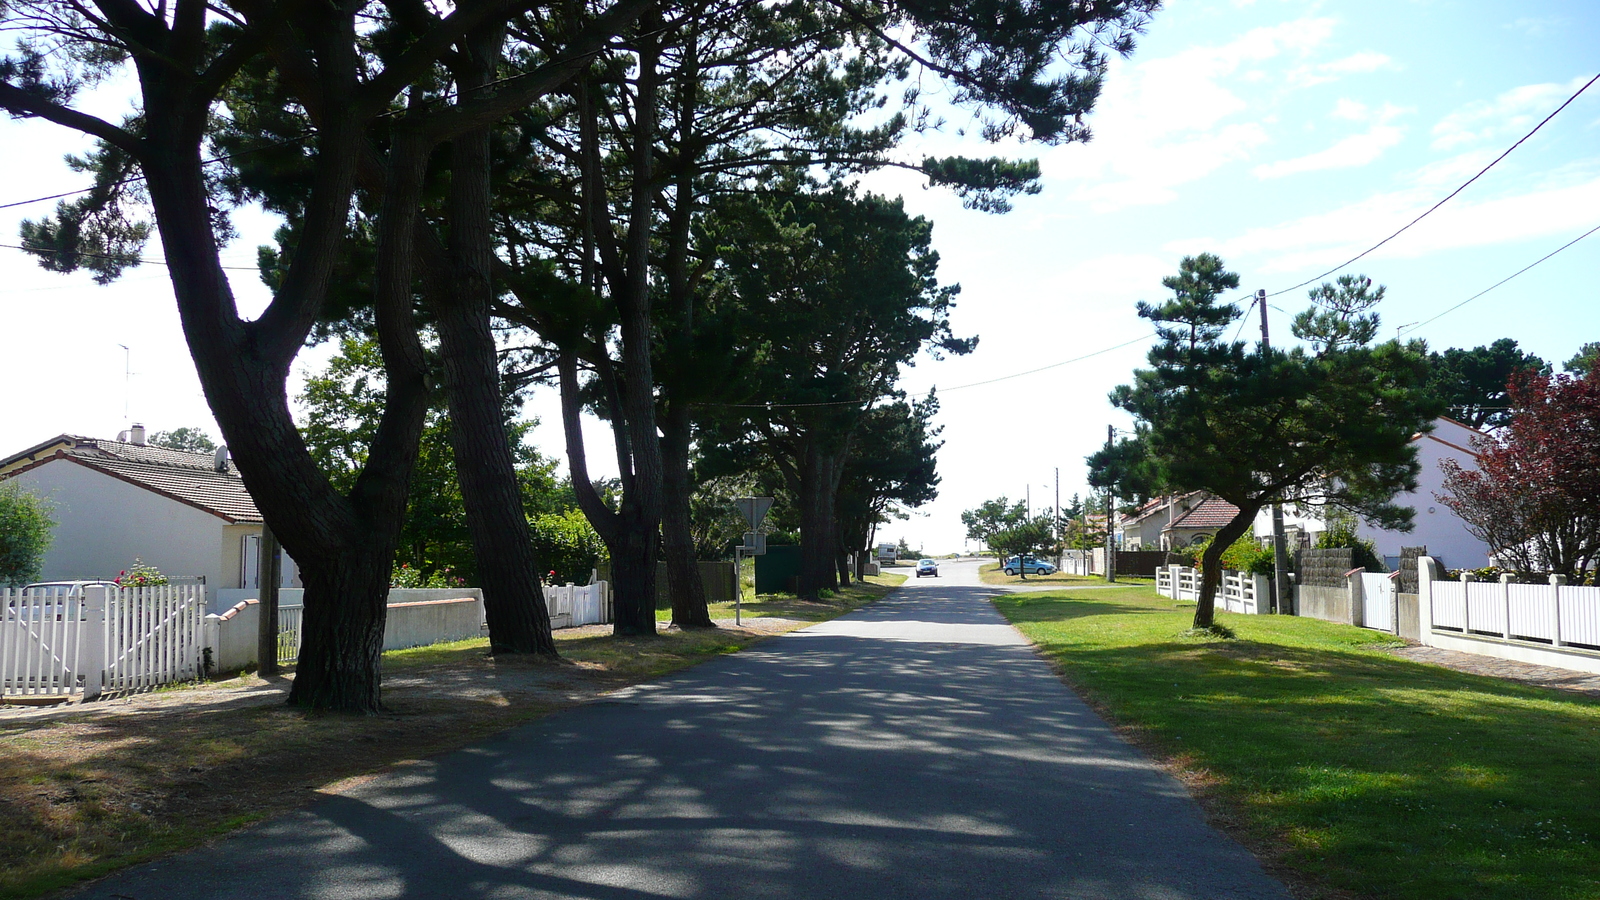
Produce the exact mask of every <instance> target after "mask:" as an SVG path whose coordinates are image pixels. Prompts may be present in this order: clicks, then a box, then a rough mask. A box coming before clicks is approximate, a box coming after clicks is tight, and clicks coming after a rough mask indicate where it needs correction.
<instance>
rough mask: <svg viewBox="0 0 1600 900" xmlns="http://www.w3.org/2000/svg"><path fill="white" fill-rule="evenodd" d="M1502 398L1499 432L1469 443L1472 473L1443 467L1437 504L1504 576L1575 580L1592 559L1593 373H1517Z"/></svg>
mask: <svg viewBox="0 0 1600 900" xmlns="http://www.w3.org/2000/svg"><path fill="white" fill-rule="evenodd" d="M1509 398H1510V401H1511V406H1512V409H1511V416H1510V420H1509V421H1508V422H1507V423H1506V425H1505V427H1504V428H1501V429H1499V430H1497V431H1495V432H1492V433H1490V434H1488V435H1486V436H1484V437H1481V438H1477V439H1475V440H1474V442H1473V443H1474V447H1473V449H1474V450H1476V451H1477V452H1478V454H1479V458H1478V465H1477V468H1476V469H1467V468H1464V467H1462V466H1461V465H1459V464H1458V463H1456V462H1455V461H1454V460H1446V461H1445V462H1444V463H1443V467H1444V470H1445V481H1444V492H1443V493H1441V494H1439V495H1437V497H1438V500H1439V502H1441V503H1443V504H1445V505H1446V506H1448V507H1450V508H1451V509H1452V510H1454V511H1455V512H1456V514H1457V515H1459V516H1460V517H1461V518H1462V519H1463V520H1465V522H1466V523H1467V528H1468V530H1470V531H1471V532H1472V533H1473V534H1474V535H1475V536H1476V537H1478V538H1479V539H1480V540H1482V541H1483V542H1484V543H1486V544H1488V545H1489V546H1490V547H1491V548H1492V549H1493V551H1494V553H1495V555H1496V556H1498V557H1499V558H1500V559H1502V560H1504V561H1505V562H1506V563H1508V564H1509V565H1510V566H1511V567H1514V568H1516V569H1519V570H1521V571H1524V572H1541V571H1547V572H1556V573H1560V574H1563V575H1569V576H1572V577H1575V578H1583V577H1584V574H1585V573H1586V572H1587V571H1588V570H1590V569H1591V568H1593V567H1594V565H1595V563H1596V561H1597V560H1600V370H1597V369H1594V368H1591V369H1589V370H1588V371H1587V373H1586V374H1584V375H1583V376H1582V377H1574V376H1571V375H1553V376H1552V375H1547V374H1539V373H1533V372H1525V373H1522V374H1520V375H1518V376H1517V377H1515V378H1513V379H1512V381H1511V384H1510V388H1509Z"/></svg>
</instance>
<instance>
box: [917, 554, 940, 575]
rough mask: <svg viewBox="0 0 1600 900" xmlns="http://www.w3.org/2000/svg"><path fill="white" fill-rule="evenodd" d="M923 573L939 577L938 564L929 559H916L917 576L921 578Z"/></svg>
mask: <svg viewBox="0 0 1600 900" xmlns="http://www.w3.org/2000/svg"><path fill="white" fill-rule="evenodd" d="M924 575H932V576H934V577H935V578H937V577H939V564H938V563H936V562H934V561H933V560H931V559H919V560H917V577H918V578H921V577H922V576H924Z"/></svg>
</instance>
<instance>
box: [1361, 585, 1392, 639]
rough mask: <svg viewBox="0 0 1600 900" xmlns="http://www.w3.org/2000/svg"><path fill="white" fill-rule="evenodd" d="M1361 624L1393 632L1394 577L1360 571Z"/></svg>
mask: <svg viewBox="0 0 1600 900" xmlns="http://www.w3.org/2000/svg"><path fill="white" fill-rule="evenodd" d="M1361 624H1363V625H1365V626H1366V627H1368V628H1376V629H1377V630H1379V631H1387V632H1390V633H1391V634H1392V633H1393V632H1394V579H1392V578H1390V577H1389V576H1388V575H1385V574H1383V573H1382V572H1362V573H1361Z"/></svg>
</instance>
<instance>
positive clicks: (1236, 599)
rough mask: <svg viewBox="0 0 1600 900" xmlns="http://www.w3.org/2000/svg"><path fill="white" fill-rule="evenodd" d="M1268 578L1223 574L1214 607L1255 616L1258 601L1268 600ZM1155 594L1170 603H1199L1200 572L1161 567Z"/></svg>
mask: <svg viewBox="0 0 1600 900" xmlns="http://www.w3.org/2000/svg"><path fill="white" fill-rule="evenodd" d="M1270 590H1271V588H1269V587H1268V586H1267V578H1266V576H1264V575H1251V574H1250V573H1248V572H1228V571H1224V572H1223V573H1222V587H1221V590H1220V591H1218V592H1217V605H1218V606H1219V607H1221V608H1222V609H1223V610H1225V611H1227V612H1233V613H1243V614H1245V615H1252V616H1253V615H1256V614H1258V613H1260V612H1261V602H1260V601H1261V600H1263V599H1265V598H1266V597H1267V596H1269V594H1268V591H1270ZM1156 593H1158V594H1160V595H1161V596H1163V597H1170V598H1172V599H1173V600H1199V599H1200V570H1199V569H1193V568H1190V567H1189V566H1161V567H1160V568H1158V569H1156Z"/></svg>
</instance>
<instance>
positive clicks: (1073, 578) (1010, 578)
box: [978, 562, 1106, 585]
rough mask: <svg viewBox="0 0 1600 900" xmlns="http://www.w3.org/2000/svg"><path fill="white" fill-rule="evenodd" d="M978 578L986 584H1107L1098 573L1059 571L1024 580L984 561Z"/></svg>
mask: <svg viewBox="0 0 1600 900" xmlns="http://www.w3.org/2000/svg"><path fill="white" fill-rule="evenodd" d="M978 579H979V580H980V581H982V582H983V583H984V584H1063V585H1073V584H1105V583H1106V580H1105V579H1104V578H1101V577H1100V576H1098V575H1068V574H1066V573H1065V572H1057V573H1056V574H1054V575H1029V576H1028V578H1027V580H1026V581H1024V580H1023V578H1022V576H1021V575H1007V574H1006V573H1004V572H1002V571H1000V564H999V563H997V562H992V563H984V564H983V565H981V566H979V567H978Z"/></svg>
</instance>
